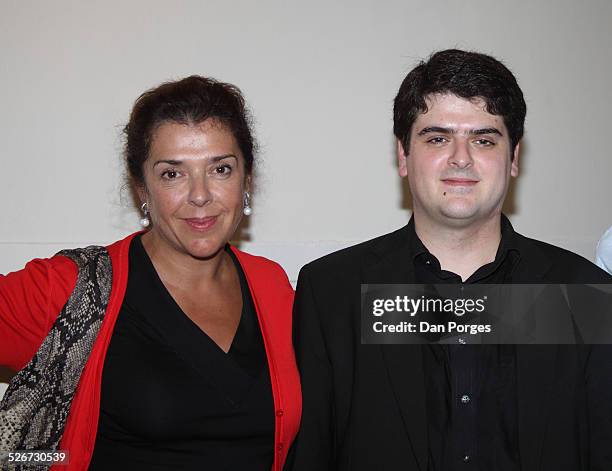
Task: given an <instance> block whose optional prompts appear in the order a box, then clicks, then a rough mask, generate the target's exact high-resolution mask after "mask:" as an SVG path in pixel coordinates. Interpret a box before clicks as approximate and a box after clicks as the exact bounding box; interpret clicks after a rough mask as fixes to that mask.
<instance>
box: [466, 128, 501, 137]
mask: <svg viewBox="0 0 612 471" xmlns="http://www.w3.org/2000/svg"><path fill="white" fill-rule="evenodd" d="M469 134H471V135H473V136H479V135H481V134H499V135H500V136H502V137H503V134H502V133H501V131H500V130H499V129H497V128H482V129H471V130H470V131H469Z"/></svg>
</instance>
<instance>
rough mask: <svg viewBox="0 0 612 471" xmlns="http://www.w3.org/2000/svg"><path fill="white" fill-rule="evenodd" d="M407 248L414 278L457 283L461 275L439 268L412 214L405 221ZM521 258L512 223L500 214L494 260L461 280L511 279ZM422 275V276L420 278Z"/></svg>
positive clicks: (490, 281) (492, 281)
mask: <svg viewBox="0 0 612 471" xmlns="http://www.w3.org/2000/svg"><path fill="white" fill-rule="evenodd" d="M407 229H408V247H409V250H410V251H411V253H412V254H413V262H414V269H415V273H416V274H417V278H421V280H420V281H422V282H428V283H432V282H438V283H461V277H460V276H459V275H457V274H456V273H453V272H451V271H447V270H442V268H441V266H440V262H439V260H438V259H437V258H436V257H435V255H433V254H432V253H431V252H429V250H427V247H425V245H423V242H421V239H419V236H418V235H417V233H416V230H415V228H414V216H413V217H411V218H410V221H409V222H408V227H407ZM520 258H521V252H520V249H519V243H518V240H517V236H516V232H514V228H513V227H512V224H511V223H510V221H509V220H508V218H507V217H506V216H505V215H503V214H502V215H501V241H500V243H499V247H498V248H497V253H496V254H495V260H493V262H491V263H487V264H486V265H483V266H481V267H480V268H478V269H477V270H476V271H475V272H474V273H473V274H472V275H471V276H470V277H469V278H468V279H467V280H466V281H465V283H503V282H508V281H510V280H511V277H512V272H513V271H514V268H515V267H516V266H517V264H518V262H519V260H520ZM423 278H426V279H423Z"/></svg>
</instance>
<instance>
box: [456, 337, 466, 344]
mask: <svg viewBox="0 0 612 471" xmlns="http://www.w3.org/2000/svg"><path fill="white" fill-rule="evenodd" d="M457 342H459V343H460V344H461V345H465V339H464V338H463V337H459V338H458V339H457Z"/></svg>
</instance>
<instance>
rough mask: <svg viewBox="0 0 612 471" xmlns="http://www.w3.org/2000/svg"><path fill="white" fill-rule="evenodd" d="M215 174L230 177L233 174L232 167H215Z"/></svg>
mask: <svg viewBox="0 0 612 471" xmlns="http://www.w3.org/2000/svg"><path fill="white" fill-rule="evenodd" d="M215 173H216V174H217V175H229V174H230V173H232V167H231V166H230V165H228V164H224V165H219V166H217V167H215Z"/></svg>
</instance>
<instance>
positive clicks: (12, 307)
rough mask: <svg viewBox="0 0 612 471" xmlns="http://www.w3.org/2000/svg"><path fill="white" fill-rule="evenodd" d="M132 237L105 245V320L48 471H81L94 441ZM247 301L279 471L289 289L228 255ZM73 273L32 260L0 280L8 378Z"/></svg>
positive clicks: (288, 430)
mask: <svg viewBox="0 0 612 471" xmlns="http://www.w3.org/2000/svg"><path fill="white" fill-rule="evenodd" d="M134 235H135V234H132V235H130V236H128V237H126V238H125V239H123V240H120V241H118V242H115V243H114V244H112V245H110V246H109V247H107V248H108V252H109V254H110V257H111V261H112V266H113V283H112V288H111V294H110V300H109V303H108V307H107V310H106V315H105V317H104V321H103V322H102V326H101V328H100V332H99V333H98V337H97V339H96V341H95V343H94V345H93V349H92V351H91V354H90V356H89V359H88V360H87V363H86V364H85V368H84V370H83V373H82V375H81V379H80V381H79V385H78V387H77V390H76V392H75V395H74V399H73V401H72V404H71V407H70V414H69V416H68V420H67V422H66V427H65V429H64V435H63V437H62V440H61V442H60V445H59V449H61V450H69V452H70V463H69V465H68V466H61V467H59V466H54V467H53V468H52V470H53V471H77V470H79V471H80V470H86V469H87V467H88V466H89V462H90V460H91V456H92V453H93V449H94V444H95V441H96V432H97V429H98V416H99V413H100V387H101V382H102V367H103V365H104V357H105V355H106V351H107V349H108V344H109V342H110V339H111V336H112V334H113V328H114V326H115V321H116V320H117V315H118V314H119V310H120V308H121V304H122V302H123V297H124V295H125V289H126V286H127V277H128V252H129V246H130V241H131V240H132V238H133V237H134ZM231 249H232V251H233V252H234V254H236V257H237V258H238V261H239V262H240V265H241V266H242V269H243V270H244V273H245V275H246V279H247V282H248V284H249V288H250V291H251V296H252V297H253V302H254V304H255V309H256V311H257V317H258V319H259V325H260V327H261V332H262V336H263V341H264V345H265V349H266V355H267V358H268V366H269V369H270V378H271V383H272V394H273V397H274V408H275V410H276V418H275V419H276V422H275V424H276V426H275V432H274V450H275V455H274V464H273V467H272V469H273V471H280V470H281V469H282V467H283V464H284V462H285V459H286V458H287V451H288V449H289V446H290V445H291V443H292V442H293V439H294V438H295V435H296V433H297V430H298V427H299V423H300V416H301V408H302V397H301V392H300V379H299V376H298V371H297V367H296V363H295V357H294V354H293V347H292V344H291V307H292V303H293V289H292V288H291V285H290V284H289V281H288V279H287V275H286V274H285V272H284V271H283V269H282V268H281V267H280V265H278V264H277V263H275V262H272V261H270V260H268V259H265V258H263V257H256V256H253V255H249V254H247V253H244V252H241V251H240V250H237V249H236V248H234V247H232V248H231ZM76 278H77V268H76V265H75V264H74V263H73V262H72V261H71V260H70V259H68V258H66V257H62V256H56V257H53V258H50V259H44V260H41V259H37V260H33V261H31V262H30V263H28V264H27V265H26V267H25V268H24V269H23V270H21V271H18V272H15V273H10V274H8V275H6V276H2V275H0V339H1V341H0V365H6V366H9V367H11V368H13V369H15V370H20V369H21V368H23V367H24V366H25V365H26V364H27V363H28V362H29V361H30V359H31V358H32V356H33V355H34V353H36V350H37V349H38V347H39V346H40V344H41V343H42V341H43V339H44V338H45V336H46V335H47V333H48V332H49V330H50V329H51V327H52V325H53V323H54V322H55V319H56V317H57V315H58V314H59V312H60V311H61V309H62V308H63V306H64V304H65V303H66V301H67V300H68V297H69V296H70V294H71V293H72V290H73V289H74V286H75V284H76Z"/></svg>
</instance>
